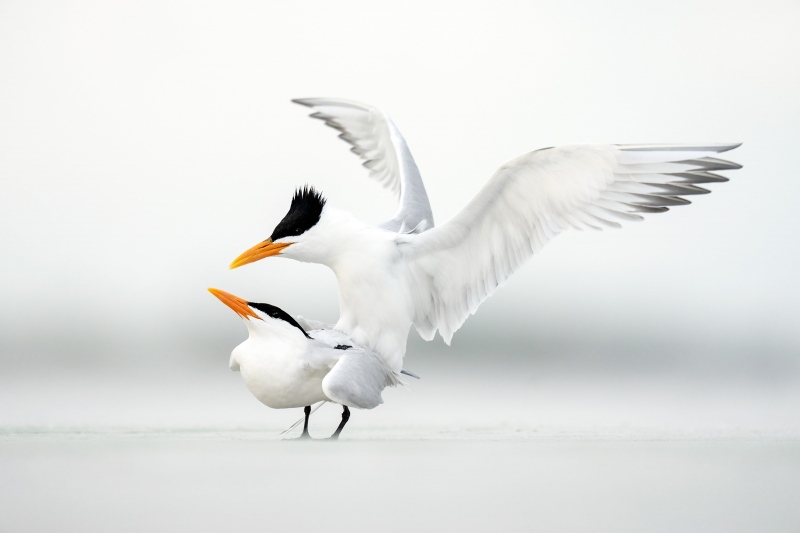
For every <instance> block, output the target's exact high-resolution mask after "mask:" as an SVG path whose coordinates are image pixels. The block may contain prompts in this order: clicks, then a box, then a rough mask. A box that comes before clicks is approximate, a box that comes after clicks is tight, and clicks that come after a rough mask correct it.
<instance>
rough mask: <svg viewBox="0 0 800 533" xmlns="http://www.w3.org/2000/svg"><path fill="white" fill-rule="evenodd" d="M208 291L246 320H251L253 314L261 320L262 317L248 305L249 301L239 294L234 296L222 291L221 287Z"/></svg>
mask: <svg viewBox="0 0 800 533" xmlns="http://www.w3.org/2000/svg"><path fill="white" fill-rule="evenodd" d="M208 292H210V293H211V294H213V295H214V296H216V297H217V298H219V300H220V301H221V302H222V303H224V304H225V305H227V306H228V307H230V308H231V309H233V312H234V313H236V314H237V315H239V316H240V317H242V318H244V319H245V320H250V317H251V316H252V317H254V318H257V319H259V320H261V317H259V316H258V315H257V314H255V313H254V312H253V310H252V309H250V306H249V305H247V302H246V301H244V300H242V299H241V298H239V297H238V296H234V295H233V294H230V293H227V292H225V291H221V290H219V289H208Z"/></svg>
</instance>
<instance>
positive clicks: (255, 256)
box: [231, 239, 293, 268]
mask: <svg viewBox="0 0 800 533" xmlns="http://www.w3.org/2000/svg"><path fill="white" fill-rule="evenodd" d="M291 244H293V243H291V242H280V243H276V242H272V239H267V240H266V241H264V242H260V243H258V244H256V245H255V246H253V247H252V248H250V249H249V250H247V251H246V252H245V253H243V254H242V255H240V256H239V257H237V258H236V259H234V260H233V263H231V268H238V267H240V266H242V265H246V264H248V263H255V262H256V261H258V260H259V259H264V258H265V257H270V256H273V255H278V254H279V253H281V250H283V249H284V248H286V247H287V246H289V245H291Z"/></svg>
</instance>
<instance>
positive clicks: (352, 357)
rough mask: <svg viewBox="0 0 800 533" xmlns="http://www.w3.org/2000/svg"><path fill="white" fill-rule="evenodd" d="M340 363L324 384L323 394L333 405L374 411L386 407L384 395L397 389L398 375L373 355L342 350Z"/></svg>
mask: <svg viewBox="0 0 800 533" xmlns="http://www.w3.org/2000/svg"><path fill="white" fill-rule="evenodd" d="M340 351H341V352H342V355H341V357H340V358H339V361H338V362H337V363H336V364H335V365H333V368H331V371H330V372H328V375H327V376H325V378H324V379H323V380H322V390H323V392H324V393H325V395H326V396H327V397H328V398H330V399H331V400H333V401H334V402H337V403H340V404H342V405H347V406H348V407H357V408H359V409H372V408H373V407H377V406H379V405H380V404H382V403H383V398H381V392H383V389H385V388H386V387H394V386H397V385H398V384H399V383H400V381H399V379H398V377H397V375H396V374H395V373H394V372H392V370H391V369H390V368H389V367H387V366H386V364H385V363H384V362H383V361H381V360H380V358H379V357H378V356H377V355H376V354H375V353H374V352H372V351H369V350H362V349H359V348H352V349H350V350H340Z"/></svg>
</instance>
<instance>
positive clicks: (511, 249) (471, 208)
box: [231, 98, 741, 372]
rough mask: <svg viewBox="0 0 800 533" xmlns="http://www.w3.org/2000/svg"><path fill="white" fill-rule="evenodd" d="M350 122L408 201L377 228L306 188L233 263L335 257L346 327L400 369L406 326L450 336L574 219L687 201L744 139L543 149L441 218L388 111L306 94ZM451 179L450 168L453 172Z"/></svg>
mask: <svg viewBox="0 0 800 533" xmlns="http://www.w3.org/2000/svg"><path fill="white" fill-rule="evenodd" d="M295 102H297V103H299V104H302V105H305V106H308V107H311V108H313V110H314V113H313V114H312V115H311V116H312V117H314V118H317V119H320V120H323V121H324V122H325V123H326V124H327V125H329V126H331V127H333V128H335V129H337V130H339V131H340V132H341V133H340V135H339V137H340V138H342V139H343V140H345V141H346V142H348V143H349V144H351V145H352V151H353V152H355V153H356V154H358V155H359V156H360V157H361V158H363V159H364V160H365V162H364V165H365V166H366V167H367V168H369V169H370V172H371V175H372V177H374V178H376V179H378V180H379V181H381V182H382V183H383V184H384V185H385V186H387V187H388V188H389V189H391V190H394V191H396V192H397V193H399V197H400V208H399V209H398V211H397V213H396V214H395V216H394V217H393V218H392V219H390V220H389V221H387V222H386V223H384V224H381V225H379V226H373V225H370V224H367V223H365V222H362V221H360V220H358V219H356V218H355V217H353V216H352V215H350V214H349V213H346V212H343V211H340V210H336V209H334V208H332V207H330V206H328V205H327V204H326V202H325V200H324V198H323V197H322V195H321V194H320V193H319V192H317V191H315V190H314V189H313V188H304V189H301V190H298V191H297V193H296V194H295V196H294V198H293V199H292V203H291V207H290V209H289V212H288V213H287V214H286V216H285V217H284V218H283V220H281V221H280V222H279V223H278V225H277V226H276V227H275V229H274V231H273V232H272V235H271V236H270V238H269V239H267V240H265V241H263V242H261V243H259V244H257V245H256V246H254V247H252V248H250V249H249V250H247V251H246V252H244V253H243V254H242V255H240V256H239V257H238V258H237V259H236V260H234V262H233V263H232V264H231V268H236V267H239V266H242V265H245V264H248V263H252V262H254V261H258V260H260V259H263V258H265V257H270V256H278V257H287V258H291V259H296V260H299V261H305V262H313V263H321V264H323V265H327V266H328V267H330V268H331V269H332V270H333V272H334V273H335V275H336V278H337V282H338V285H339V306H340V317H339V321H338V322H337V323H336V325H335V329H336V330H338V331H341V332H343V333H346V334H347V335H349V336H350V337H351V338H352V339H353V341H354V342H356V343H358V344H360V345H363V346H367V347H369V348H371V349H372V350H374V351H375V352H377V353H378V354H379V355H380V356H381V357H382V358H383V359H384V361H385V362H386V363H387V364H388V365H389V366H390V367H391V368H392V369H393V370H394V371H396V372H399V371H400V369H401V368H402V361H403V356H404V354H405V347H406V340H407V337H408V331H409V329H410V327H411V325H412V324H413V325H414V326H415V327H416V329H417V331H419V333H420V335H421V336H422V337H423V338H424V339H426V340H431V339H433V337H434V335H435V333H436V331H437V330H438V331H439V333H440V334H441V336H442V337H443V339H444V341H445V342H446V343H448V344H449V343H450V340H451V339H452V336H453V334H454V333H455V332H456V330H458V329H459V328H460V327H461V325H462V324H463V323H464V321H465V320H466V319H467V318H468V317H469V315H470V314H474V313H475V312H476V310H477V309H478V306H479V305H480V304H481V302H483V301H484V300H485V299H486V298H488V297H489V296H490V295H491V294H492V293H493V292H494V291H495V289H496V288H497V287H498V286H500V285H502V284H503V283H505V281H506V280H508V278H509V277H510V276H511V274H513V273H514V272H515V271H516V270H517V269H519V267H520V266H522V264H524V263H525V261H527V260H528V259H529V258H530V257H531V256H532V255H533V254H535V253H536V252H537V251H539V250H541V249H542V247H543V246H544V245H545V244H547V243H548V242H549V241H550V240H551V239H553V238H554V237H555V236H556V235H558V234H559V233H561V232H562V231H565V230H569V229H586V228H593V229H603V228H618V227H621V224H620V223H624V222H628V221H638V220H642V218H643V215H648V214H651V213H662V212H664V211H667V210H668V209H669V208H670V207H673V206H681V205H686V204H689V203H690V202H689V200H687V199H686V198H685V197H687V196H691V195H696V194H705V193H708V192H709V191H708V190H707V189H704V188H701V187H699V186H698V185H699V184H706V183H716V182H724V181H727V178H725V177H723V176H720V175H719V174H716V173H715V172H716V171H720V170H731V169H737V168H741V167H740V165H737V164H735V163H731V162H729V161H724V160H721V159H718V158H716V157H714V156H715V155H716V154H718V153H721V152H726V151H728V150H732V149H734V148H736V147H738V146H739V145H738V144H704V145H675V144H671V145H658V144H654V145H647V144H641V145H634V144H630V145H613V144H605V145H604V144H599V145H574V146H561V147H556V148H545V149H542V150H537V151H534V152H530V153H527V154H524V155H521V156H519V157H517V158H516V159H513V160H511V161H509V162H507V163H505V164H504V165H502V166H501V167H500V168H499V169H498V170H497V171H496V172H495V174H494V175H493V176H492V177H491V178H490V179H489V181H488V183H487V184H486V185H485V186H484V187H483V189H481V190H480V191H479V192H478V194H477V195H476V196H475V198H473V199H472V200H471V201H470V202H469V203H468V204H467V205H466V207H464V208H463V209H462V210H461V211H460V212H459V213H457V214H456V215H455V216H454V217H453V218H452V219H450V220H448V221H447V222H445V223H444V224H441V225H439V226H436V227H434V222H433V215H432V213H431V208H430V203H429V202H428V197H427V194H426V192H425V187H424V186H423V184H422V179H421V177H420V174H419V171H418V169H417V166H416V164H415V163H414V159H413V157H412V156H411V152H410V151H409V149H408V146H407V144H406V142H405V140H404V139H403V137H402V136H401V135H400V132H399V131H398V130H397V128H396V127H395V126H394V124H393V123H392V122H391V120H390V119H389V117H388V116H387V115H386V114H385V113H383V112H382V111H380V110H378V109H376V108H374V107H371V106H367V105H363V104H359V103H356V102H351V101H347V100H337V99H323V98H315V99H303V100H295ZM448 178H450V179H452V178H453V177H452V176H451V177H448Z"/></svg>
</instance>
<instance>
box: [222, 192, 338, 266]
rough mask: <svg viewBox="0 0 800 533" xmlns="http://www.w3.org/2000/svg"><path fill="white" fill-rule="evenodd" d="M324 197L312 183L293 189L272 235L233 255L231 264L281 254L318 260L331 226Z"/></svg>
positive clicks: (328, 236)
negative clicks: (289, 202) (285, 211)
mask: <svg viewBox="0 0 800 533" xmlns="http://www.w3.org/2000/svg"><path fill="white" fill-rule="evenodd" d="M334 218H335V217H334V216H331V214H330V212H329V210H327V209H326V208H325V198H323V197H322V194H320V193H319V192H318V191H317V190H316V189H314V188H313V187H303V188H302V189H297V191H295V193H294V197H293V198H292V205H291V206H289V212H288V213H286V216H284V217H283V219H282V220H281V221H280V222H279V223H278V225H277V226H275V229H274V230H273V231H272V235H270V237H269V238H268V239H267V240H265V241H263V242H260V243H258V244H257V245H255V246H253V247H252V248H250V249H249V250H247V251H246V252H244V253H243V254H242V255H240V256H239V257H237V258H236V259H235V260H234V261H233V263H231V268H237V267H240V266H242V265H246V264H248V263H253V262H255V261H258V260H260V259H264V258H265V257H272V256H278V255H280V256H282V257H289V258H291V259H297V260H299V261H308V262H322V261H323V260H324V254H325V252H326V250H327V249H328V247H329V246H330V240H331V233H332V231H331V230H333V229H334V228H333V227H330V226H335V222H334V221H333V219H334Z"/></svg>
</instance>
